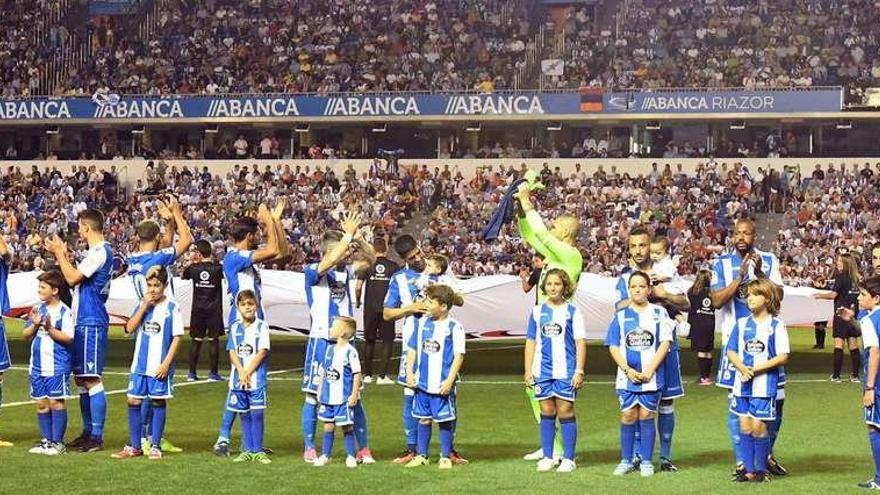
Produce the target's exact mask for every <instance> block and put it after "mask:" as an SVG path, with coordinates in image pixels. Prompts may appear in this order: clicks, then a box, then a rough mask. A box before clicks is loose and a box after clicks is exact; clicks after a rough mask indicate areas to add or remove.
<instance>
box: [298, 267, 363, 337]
mask: <svg viewBox="0 0 880 495" xmlns="http://www.w3.org/2000/svg"><path fill="white" fill-rule="evenodd" d="M304 271H305V280H306V302H307V303H308V305H309V317H310V319H311V328H310V329H309V338H310V339H325V340H329V339H330V327H331V326H332V325H333V320H334V319H336V317H337V316H349V317H351V316H352V315H353V314H354V306H353V304H352V301H353V299H354V298H353V297H352V281H353V280H354V276H353V275H352V270H351V267H349V266H346V267H345V269H343V270H337V269H336V267H333V268H331V269H330V270H329V271H327V272H326V273H324V274H323V275H322V274H320V273H318V263H312V264H310V265H308V266H306V267H305V270H304Z"/></svg>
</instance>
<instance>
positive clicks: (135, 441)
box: [128, 404, 143, 449]
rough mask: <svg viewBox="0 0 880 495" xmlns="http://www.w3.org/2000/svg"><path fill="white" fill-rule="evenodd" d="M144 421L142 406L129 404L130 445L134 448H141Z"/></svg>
mask: <svg viewBox="0 0 880 495" xmlns="http://www.w3.org/2000/svg"><path fill="white" fill-rule="evenodd" d="M142 428H143V423H142V421H141V406H139V405H138V406H132V405H131V404H129V406H128V434H129V439H128V443H129V447H131V448H133V449H140V448H141V429H142Z"/></svg>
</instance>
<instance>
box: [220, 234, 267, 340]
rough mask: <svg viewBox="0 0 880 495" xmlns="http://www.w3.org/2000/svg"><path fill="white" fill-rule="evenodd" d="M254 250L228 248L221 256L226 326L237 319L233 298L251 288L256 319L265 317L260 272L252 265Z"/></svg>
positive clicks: (229, 326) (229, 325) (230, 325)
mask: <svg viewBox="0 0 880 495" xmlns="http://www.w3.org/2000/svg"><path fill="white" fill-rule="evenodd" d="M253 259H254V252H253V251H248V250H238V249H236V248H229V249H227V250H226V255H225V256H224V257H223V277H224V278H225V279H226V284H227V285H226V292H227V293H228V294H229V307H230V309H229V318H228V319H227V322H226V324H227V327H228V328H231V327H232V324H233V323H234V322H235V321H236V320H238V316H239V315H238V309H237V307H236V305H235V299H236V298H237V297H238V293H239V292H241V291H243V290H252V291H254V294H255V295H256V296H257V319H258V320H262V319H265V317H266V315H265V312H264V310H263V294H262V285H261V284H260V274H259V272H258V271H257V269H256V267H254V262H253Z"/></svg>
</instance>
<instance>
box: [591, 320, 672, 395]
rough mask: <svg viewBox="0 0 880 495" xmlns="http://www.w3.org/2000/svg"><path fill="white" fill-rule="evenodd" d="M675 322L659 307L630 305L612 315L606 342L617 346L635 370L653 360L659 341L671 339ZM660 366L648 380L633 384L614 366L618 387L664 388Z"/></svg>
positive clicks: (632, 390)
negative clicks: (638, 308)
mask: <svg viewBox="0 0 880 495" xmlns="http://www.w3.org/2000/svg"><path fill="white" fill-rule="evenodd" d="M674 327H675V322H674V321H673V320H672V319H671V318H669V314H668V313H667V312H666V309H664V308H663V307H662V306H657V305H656V304H650V303H649V304H648V305H647V307H645V308H644V309H642V310H640V311H637V310H636V309H635V308H633V307H632V306H630V307H627V308H624V309H621V310H620V311H618V312H616V313H615V314H614V317H613V318H612V319H611V324H610V325H609V326H608V334H607V335H606V337H605V345H606V346H608V347H619V348H620V350H621V352H622V353H623V356H624V358H625V359H626V364H627V366H629V367H630V368H632V369H634V370H636V371H640V372H641V371H644V370H645V369H646V368H647V367H648V365H649V364H650V363H651V362H653V361H654V358H655V357H656V356H657V354H658V350H659V349H660V344H661V343H662V342H670V343H671V342H672V340H673V329H674ZM664 383H665V381H664V373H663V366H659V367H658V368H657V369H656V371H655V372H654V376H652V377H651V380H649V381H647V382H644V383H633V382H631V381H630V380H629V379H628V378H627V377H626V374H625V373H624V372H623V370H621V369H620V368H618V369H617V380H616V384H615V386H616V388H617V390H628V391H630V392H655V391H657V390H660V389H661V388H663V385H664Z"/></svg>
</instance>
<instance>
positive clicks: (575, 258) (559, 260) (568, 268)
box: [517, 210, 584, 304]
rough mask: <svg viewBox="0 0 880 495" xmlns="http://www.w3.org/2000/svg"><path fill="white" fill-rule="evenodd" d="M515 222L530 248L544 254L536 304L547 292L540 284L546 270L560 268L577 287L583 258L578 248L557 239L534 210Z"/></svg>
mask: <svg viewBox="0 0 880 495" xmlns="http://www.w3.org/2000/svg"><path fill="white" fill-rule="evenodd" d="M517 224H518V226H519V232H520V234H521V235H522V236H523V239H525V240H526V242H527V243H529V246H531V247H532V249H534V250H535V251H537V252H538V253H540V254H541V255H543V256H544V269H543V270H542V271H541V278H540V279H539V281H538V304H542V303H544V302H545V301H546V300H547V294H545V293H544V291H543V290H541V285H543V282H544V276H545V275H546V274H547V271H548V270H551V269H553V268H560V269H562V270H563V271H565V273H567V274H568V276H569V278H571V281H572V282H573V283H574V286H575V287H577V284H578V279H580V277H581V271H582V270H583V266H584V258H583V256H581V252H580V251H579V250H578V248H577V247H575V246H572V245H570V244H568V243H566V242H565V241H562V240H560V239H557V238H556V237H555V236H554V235H553V234H552V233H551V232H550V231H549V230H547V226H546V225H544V221H543V220H542V219H541V215H540V214H538V212H537V211H535V210H531V211H529V212H528V213H526V215H525V217H520V218H519V219H518V221H517ZM572 297H573V296H572Z"/></svg>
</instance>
